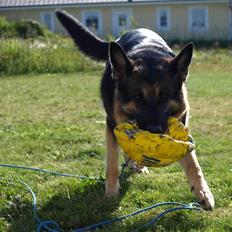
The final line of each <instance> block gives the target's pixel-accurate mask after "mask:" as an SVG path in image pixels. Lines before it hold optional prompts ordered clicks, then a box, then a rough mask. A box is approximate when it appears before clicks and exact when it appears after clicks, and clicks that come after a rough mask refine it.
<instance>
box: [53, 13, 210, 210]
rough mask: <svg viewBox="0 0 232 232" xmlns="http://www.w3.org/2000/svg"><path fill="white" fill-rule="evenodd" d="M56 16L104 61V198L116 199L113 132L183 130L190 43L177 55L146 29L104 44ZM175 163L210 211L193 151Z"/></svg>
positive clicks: (92, 55) (66, 18)
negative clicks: (119, 127)
mask: <svg viewBox="0 0 232 232" xmlns="http://www.w3.org/2000/svg"><path fill="white" fill-rule="evenodd" d="M56 15H57V17H58V19H59V21H60V22H61V24H62V25H63V26H64V27H65V28H66V30H67V31H68V33H69V34H70V36H71V37H72V39H73V40H74V42H75V44H76V45H77V47H78V48H79V49H80V51H82V52H83V53H84V54H85V55H87V56H88V57H90V58H92V59H94V60H97V61H105V62H106V67H105V71H104V74H103V77H102V81H101V96H102V100H103V105H104V108H105V111H106V115H107V118H106V141H107V161H106V185H105V194H106V196H107V197H113V196H117V195H118V194H119V187H120V186H119V181H118V176H119V167H118V145H117V142H116V139H115V136H114V133H113V128H114V127H115V125H116V124H118V123H120V122H123V121H126V120H136V121H137V123H138V125H139V127H140V128H141V129H144V130H148V131H150V132H161V133H162V132H164V131H165V130H166V129H167V120H168V117H169V116H172V117H176V118H178V119H180V120H181V121H182V122H183V123H184V124H185V125H187V126H188V118H189V117H188V116H189V103H188V99H187V91H186V83H185V82H186V78H187V75H188V67H189V65H190V63H191V58H192V53H193V44H192V43H189V44H187V45H186V46H185V47H184V48H183V50H182V51H181V52H180V53H179V54H178V55H177V56H176V55H175V54H174V53H173V52H172V50H171V49H170V48H169V47H168V45H167V44H166V42H165V41H164V40H163V39H162V38H161V37H160V36H159V35H158V34H156V33H155V32H153V31H151V30H148V29H136V30H132V31H129V32H127V33H126V34H124V35H123V36H122V37H121V38H119V39H117V40H116V42H107V41H103V40H101V39H100V38H98V37H97V36H95V35H94V34H93V33H92V32H90V31H89V30H88V29H87V28H86V27H85V26H84V25H82V24H81V23H80V22H79V21H78V20H77V19H75V18H74V17H73V16H71V15H69V14H68V13H66V12H64V11H60V10H57V11H56ZM180 164H181V165H182V167H183V169H184V171H185V173H186V175H187V177H188V180H189V182H190V187H191V190H192V191H193V193H194V194H195V196H196V198H197V200H198V201H199V202H200V203H201V204H202V206H203V208H204V209H206V210H212V209H213V208H214V197H213V195H212V193H211V191H210V189H209V187H208V185H207V182H206V180H205V178H204V175H203V173H202V171H201V167H200V165H199V163H198V161H197V158H196V154H195V152H194V151H192V152H191V153H189V154H187V155H186V156H185V157H184V158H183V159H182V160H181V161H180ZM133 166H134V167H135V164H133ZM137 168H141V167H137Z"/></svg>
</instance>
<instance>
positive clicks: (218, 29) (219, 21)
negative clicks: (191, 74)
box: [0, 3, 230, 40]
mask: <svg viewBox="0 0 232 232" xmlns="http://www.w3.org/2000/svg"><path fill="white" fill-rule="evenodd" d="M191 6H199V7H206V8H208V22H209V28H208V31H205V32H190V31H189V15H188V14H189V7H191ZM158 7H167V8H169V10H170V22H171V28H170V31H167V32H159V31H158V32H159V33H160V34H161V35H162V36H163V37H165V38H168V39H181V40H191V39H225V40H227V39H229V31H230V30H229V28H230V16H229V9H228V5H227V4H225V3H218V4H216V3H215V4H192V5H190V4H166V5H157V4H147V5H146V4H143V5H142V4H141V5H136V4H131V5H129V4H127V5H126V6H123V8H125V9H130V10H131V12H132V15H133V18H134V20H135V22H136V24H137V25H138V27H145V28H149V29H152V30H154V31H157V22H156V19H157V18H156V16H157V15H156V14H157V12H156V9H157V8H158ZM116 9H122V6H107V5H106V6H99V5H95V6H84V7H81V8H80V7H78V8H67V9H66V11H68V12H69V13H71V14H72V15H74V16H75V17H77V18H78V19H80V20H81V19H82V12H83V11H89V10H97V11H100V12H101V15H102V24H103V25H102V27H103V31H102V36H106V35H108V34H111V33H112V12H113V10H116ZM54 11H55V8H47V9H45V8H44V9H39V8H36V9H32V8H28V9H25V8H24V9H17V10H13V9H12V10H0V16H5V17H6V18H7V19H9V20H19V19H32V20H37V21H41V13H42V12H54ZM54 31H55V32H59V33H65V30H64V29H63V27H62V26H61V25H60V23H59V22H58V20H57V19H56V18H55V16H54Z"/></svg>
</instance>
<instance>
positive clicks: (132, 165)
mask: <svg viewBox="0 0 232 232" xmlns="http://www.w3.org/2000/svg"><path fill="white" fill-rule="evenodd" d="M128 168H129V169H130V170H132V171H133V172H136V173H143V174H149V170H148V168H147V167H145V166H142V165H138V164H137V163H136V162H135V161H133V160H130V161H129V162H128Z"/></svg>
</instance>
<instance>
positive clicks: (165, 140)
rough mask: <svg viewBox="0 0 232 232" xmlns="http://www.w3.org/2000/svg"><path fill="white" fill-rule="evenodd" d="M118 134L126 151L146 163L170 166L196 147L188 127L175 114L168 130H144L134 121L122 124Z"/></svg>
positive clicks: (139, 161)
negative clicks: (152, 131) (161, 132)
mask: <svg viewBox="0 0 232 232" xmlns="http://www.w3.org/2000/svg"><path fill="white" fill-rule="evenodd" d="M114 134H115V136H116V138H117V141H118V144H119V145H120V146H121V148H122V149H123V151H124V152H125V154H127V156H128V157H129V158H130V159H132V160H134V161H136V162H137V164H141V165H145V166H155V167H160V166H167V165H169V164H172V163H174V162H176V161H178V160H180V159H181V158H183V157H184V156H185V155H186V154H187V153H189V152H191V151H192V150H193V149H194V148H195V145H194V144H193V141H192V139H191V136H190V133H189V130H188V128H186V127H185V126H184V125H183V124H182V123H181V122H180V121H179V120H178V119H176V118H172V117H170V118H169V120H168V129H167V131H166V132H165V133H164V134H157V133H151V132H149V131H144V130H141V129H139V127H138V125H137V124H136V122H134V121H132V122H125V123H120V124H118V125H117V126H116V127H115V129H114Z"/></svg>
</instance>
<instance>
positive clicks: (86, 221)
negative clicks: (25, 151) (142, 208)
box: [0, 172, 207, 232]
mask: <svg viewBox="0 0 232 232" xmlns="http://www.w3.org/2000/svg"><path fill="white" fill-rule="evenodd" d="M131 174H132V173H131V172H125V173H124V175H123V178H122V179H121V181H120V182H121V187H122V188H121V190H122V191H121V194H120V196H119V197H117V198H114V199H106V198H104V197H103V196H104V183H103V182H96V181H90V180H83V181H76V180H71V181H70V180H68V179H61V181H60V182H56V185H55V186H53V187H52V188H50V189H49V191H48V192H47V196H48V195H49V192H51V194H52V195H53V196H52V197H51V198H50V199H49V201H47V202H44V203H41V205H42V207H39V210H38V214H39V217H40V218H41V220H53V221H55V222H57V223H58V224H59V225H60V227H61V228H62V231H65V232H66V231H71V230H75V229H78V228H83V227H86V226H89V225H91V224H95V223H99V222H101V221H103V220H107V219H112V218H114V217H116V216H119V215H118V212H116V211H118V208H119V205H120V202H121V200H122V199H123V197H124V195H125V194H126V192H127V190H128V188H129V186H130V182H129V181H128V178H129V177H130V175H131ZM52 191H54V192H55V194H54V193H52ZM40 194H41V193H40ZM38 195H39V194H38ZM41 196H42V194H41ZM39 198H40V196H38V201H39V202H40V200H39ZM164 209H165V208H157V209H154V210H153V211H149V212H147V213H143V214H142V215H141V216H135V217H133V218H131V219H130V218H129V222H128V223H122V224H121V223H114V224H113V225H112V226H111V225H109V226H105V227H104V229H103V230H101V231H112V232H114V231H115V232H117V231H122V232H123V231H125V232H127V231H135V230H137V229H138V228H140V229H141V228H142V227H143V225H145V224H146V223H147V222H149V221H150V220H152V219H153V218H154V217H155V216H157V215H158V213H159V212H161V210H164ZM0 216H2V217H4V218H5V220H6V221H7V223H8V225H9V226H8V229H7V230H6V231H9V232H11V231H12V232H18V231H20V232H24V231H25V232H28V231H35V222H34V221H33V215H32V206H31V202H28V201H23V202H21V203H20V202H18V203H17V202H15V206H14V205H13V206H12V205H11V207H6V208H5V209H2V210H1V213H0ZM202 221H203V220H201V213H200V212H196V211H191V212H189V211H186V210H185V211H179V212H174V213H171V214H169V215H166V216H165V217H163V218H161V219H160V220H159V221H158V223H157V225H156V226H151V227H148V228H145V229H141V230H139V231H189V230H199V229H201V230H202V229H203V228H206V226H207V225H205V224H203V222H202Z"/></svg>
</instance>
